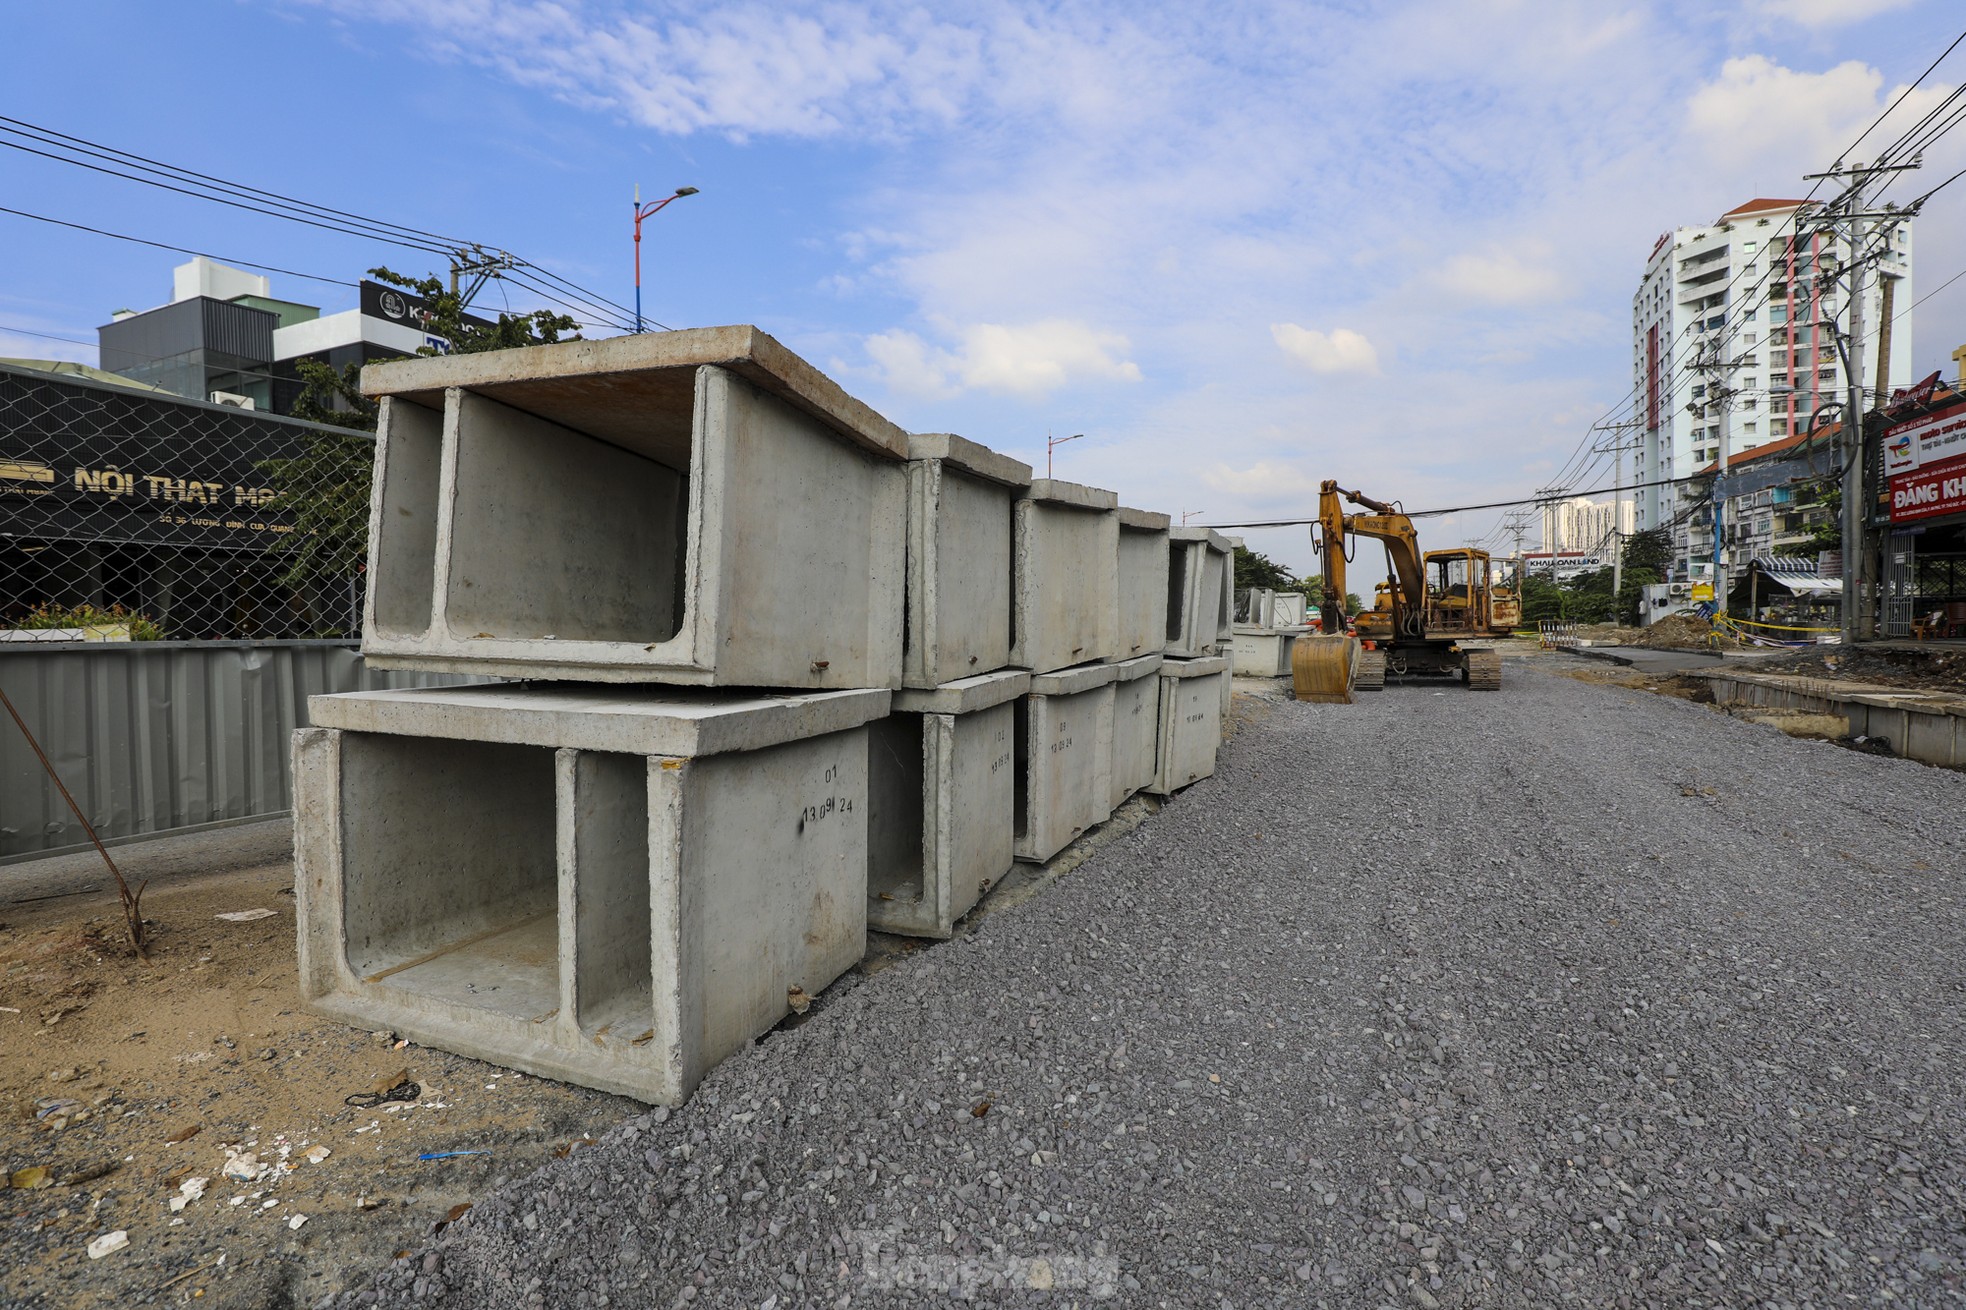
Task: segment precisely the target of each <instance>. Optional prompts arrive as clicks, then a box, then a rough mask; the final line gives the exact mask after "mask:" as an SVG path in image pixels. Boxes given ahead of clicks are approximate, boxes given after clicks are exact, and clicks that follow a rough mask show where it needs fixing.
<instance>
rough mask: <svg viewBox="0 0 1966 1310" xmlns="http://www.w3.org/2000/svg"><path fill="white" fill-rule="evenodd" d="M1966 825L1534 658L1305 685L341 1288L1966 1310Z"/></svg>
mask: <svg viewBox="0 0 1966 1310" xmlns="http://www.w3.org/2000/svg"><path fill="white" fill-rule="evenodd" d="M1400 741H1406V742H1414V741H1423V742H1425V743H1426V749H1425V750H1423V751H1393V750H1387V749H1385V748H1384V746H1385V743H1387V742H1400ZM1333 761H1343V764H1342V765H1341V766H1340V767H1338V768H1336V769H1334V768H1333ZM1879 797H1889V798H1890V804H1888V805H1884V804H1879V803H1878V798H1879ZM1962 806H1966V776H1962V775H1960V774H1955V773H1951V772H1948V771H1945V770H1939V769H1930V768H1925V767H1923V766H1920V765H1916V764H1910V763H1907V762H1904V761H1901V760H1894V759H1888V758H1877V757H1871V756H1866V755H1859V754H1857V753H1855V752H1852V751H1847V750H1842V749H1839V748H1837V747H1835V746H1832V745H1830V744H1828V743H1825V742H1819V741H1810V740H1802V739H1796V738H1791V737H1787V736H1784V735H1783V734H1781V733H1780V732H1777V731H1776V730H1774V729H1773V728H1770V727H1765V726H1760V725H1756V724H1750V723H1745V722H1742V721H1740V720H1738V719H1732V718H1728V717H1726V716H1724V715H1719V714H1715V713H1713V712H1712V711H1711V710H1709V709H1705V708H1702V707H1699V706H1695V705H1690V704H1687V703H1685V702H1683V701H1677V700H1672V699H1668V698H1665V697H1659V696H1650V695H1644V694H1641V693H1637V692H1632V691H1628V690H1624V689H1621V688H1616V687H1606V686H1597V685H1591V684H1587V683H1584V682H1579V681H1576V680H1574V679H1570V678H1564V677H1558V676H1554V675H1552V674H1547V673H1542V672H1538V671H1535V670H1533V669H1525V668H1520V667H1514V668H1512V669H1511V671H1510V675H1509V678H1508V681H1507V682H1505V684H1504V687H1503V689H1502V690H1501V691H1500V692H1498V693H1493V694H1490V693H1478V694H1477V693H1469V692H1464V691H1458V690H1439V691H1433V690H1428V689H1423V688H1398V689H1391V690H1387V691H1385V692H1380V693H1372V694H1370V695H1367V696H1362V697H1361V698H1360V700H1359V703H1357V704H1355V705H1349V706H1346V705H1300V704H1296V703H1294V702H1285V703H1279V704H1278V705H1277V706H1276V707H1275V710H1274V712H1273V713H1270V714H1267V715H1265V716H1262V717H1261V718H1258V719H1256V720H1255V721H1253V722H1251V723H1250V724H1249V725H1247V726H1246V727H1244V729H1243V730H1242V732H1241V733H1240V734H1239V735H1238V736H1237V737H1236V739H1235V741H1234V742H1233V743H1232V744H1231V746H1230V747H1229V748H1227V749H1225V751H1224V753H1223V756H1222V760H1221V768H1220V771H1219V772H1218V774H1217V775H1216V777H1215V778H1213V779H1211V780H1209V781H1207V782H1203V783H1200V784H1198V785H1197V786H1195V787H1194V788H1192V789H1190V790H1189V791H1188V792H1186V793H1184V795H1183V796H1182V798H1181V799H1180V801H1179V802H1178V803H1177V804H1174V805H1171V806H1169V807H1168V808H1167V809H1166V810H1164V811H1162V812H1161V813H1160V814H1158V815H1157V816H1155V817H1153V818H1152V819H1150V820H1148V821H1147V822H1146V823H1144V824H1143V825H1142V826H1141V827H1140V828H1139V829H1137V830H1136V831H1134V832H1133V833H1130V834H1128V835H1127V836H1125V837H1123V838H1121V839H1119V840H1116V841H1114V842H1111V843H1109V844H1108V845H1106V846H1104V847H1102V848H1101V849H1099V850H1098V851H1097V852H1096V853H1095V854H1094V855H1093V856H1092V858H1090V859H1089V860H1088V861H1087V862H1086V863H1085V864H1084V865H1082V866H1080V868H1079V869H1078V870H1077V871H1075V872H1074V873H1073V874H1071V875H1070V876H1069V877H1067V878H1065V879H1064V880H1063V881H1062V882H1060V883H1058V884H1057V885H1056V886H1054V887H1053V888H1051V889H1050V890H1049V891H1047V892H1046V893H1045V894H1044V895H1043V896H1041V897H1038V898H1036V899H1034V900H1032V901H1031V902H1029V903H1027V904H1025V905H1023V906H1021V907H1018V908H1016V909H1014V910H1010V911H1007V912H1005V913H1003V914H1000V915H997V916H994V917H992V918H991V919H989V920H987V921H985V922H984V923H983V924H982V925H981V927H980V928H979V930H978V931H977V932H976V933H975V935H974V936H971V937H969V938H967V939H959V940H957V941H955V942H953V943H950V944H948V945H946V946H941V947H936V948H934V949H930V950H924V951H922V952H920V953H918V954H916V955H913V956H911V957H909V958H907V959H906V960H903V961H902V962H900V963H898V964H896V965H895V966H894V967H892V968H890V969H887V970H886V971H884V972H882V973H879V974H877V975H874V976H872V977H870V978H867V979H866V980H864V981H863V982H862V983H860V984H859V985H858V986H855V987H853V988H851V989H850V990H849V991H847V992H846V993H845V994H843V995H839V996H837V997H836V996H835V995H833V994H832V993H829V994H828V995H827V996H825V997H822V998H821V1003H820V1004H818V1005H815V1007H814V1010H813V1013H812V1015H811V1017H810V1018H809V1020H808V1021H807V1022H805V1023H804V1024H802V1025H801V1026H799V1027H796V1028H793V1029H790V1030H789V1031H783V1032H780V1033H778V1034H776V1035H774V1036H772V1037H771V1038H769V1039H768V1040H766V1041H764V1042H762V1043H760V1044H759V1045H757V1046H755V1047H754V1048H752V1049H751V1050H749V1051H747V1052H746V1053H744V1054H741V1055H739V1056H737V1057H735V1058H733V1059H731V1060H729V1061H727V1062H726V1063H724V1064H723V1065H722V1066H720V1067H719V1068H718V1069H717V1070H715V1071H714V1072H713V1073H712V1074H711V1076H710V1078H709V1079H708V1080H707V1081H706V1082H705V1083H704V1085H703V1087H702V1088H701V1089H700V1091H699V1092H698V1094H697V1095H696V1097H695V1098H694V1099H693V1100H692V1101H690V1102H689V1103H688V1104H687V1105H685V1106H684V1107H682V1108H681V1109H680V1110H678V1111H675V1112H673V1113H670V1112H663V1111H655V1112H650V1113H646V1114H639V1115H636V1116H635V1117H634V1118H633V1119H631V1120H629V1121H628V1122H626V1123H624V1124H621V1125H619V1126H617V1127H616V1128H614V1129H613V1130H612V1131H609V1132H608V1133H606V1134H605V1135H604V1136H603V1139H602V1140H601V1141H600V1143H599V1144H598V1145H596V1146H593V1147H591V1148H589V1149H586V1150H583V1151H581V1152H579V1153H577V1154H574V1155H571V1156H570V1157H569V1158H567V1159H565V1160H558V1161H554V1162H553V1163H551V1164H549V1165H548V1166H547V1167H546V1168H544V1169H543V1170H541V1171H540V1172H538V1173H535V1174H532V1175H530V1176H528V1177H525V1178H522V1179H519V1180H517V1181H515V1182H513V1183H512V1184H510V1185H508V1186H506V1187H504V1188H502V1189H500V1190H498V1191H497V1192H495V1193H494V1194H492V1195H490V1196H488V1197H485V1198H483V1199H482V1200H481V1201H480V1203H479V1204H478V1205H477V1206H476V1207H475V1208H474V1209H472V1210H471V1211H470V1212H469V1213H467V1214H465V1215H464V1216H463V1217H462V1218H461V1219H460V1220H459V1221H458V1222H457V1223H455V1224H453V1225H451V1226H450V1227H449V1228H448V1229H447V1230H446V1231H445V1232H444V1233H443V1234H442V1235H441V1236H440V1237H438V1238H437V1239H436V1240H435V1241H434V1242H432V1243H431V1244H430V1245H428V1246H426V1247H424V1248H422V1249H419V1250H415V1251H411V1252H409V1253H407V1254H406V1255H405V1256H404V1257H403V1258H402V1259H400V1260H398V1261H397V1262H395V1263H394V1264H392V1265H391V1266H389V1267H387V1268H385V1269H383V1270H381V1271H379V1272H378V1273H377V1274H376V1275H375V1276H374V1277H373V1280H372V1281H370V1282H368V1283H367V1284H366V1285H364V1286H362V1287H361V1288H360V1290H359V1292H354V1293H351V1294H348V1295H347V1296H346V1299H345V1300H344V1301H343V1302H342V1304H347V1305H369V1304H383V1305H389V1306H396V1305H411V1304H419V1305H420V1304H428V1303H430V1302H431V1301H433V1300H437V1299H442V1300H443V1303H444V1304H447V1305H452V1304H461V1305H468V1306H472V1307H533V1306H572V1305H600V1304H613V1305H633V1306H654V1307H661V1308H662V1310H669V1308H670V1307H675V1306H682V1305H685V1304H695V1305H709V1306H751V1307H765V1308H767V1310H779V1308H780V1307H784V1308H787V1310H789V1308H790V1307H805V1306H825V1307H844V1306H851V1307H879V1306H936V1307H941V1306H946V1305H949V1304H952V1303H976V1304H985V1305H1007V1306H1058V1307H1063V1306H1067V1305H1071V1304H1078V1305H1081V1306H1089V1305H1093V1304H1099V1303H1102V1302H1105V1301H1108V1300H1110V1302H1111V1303H1112V1304H1116V1305H1127V1306H1173V1307H1190V1306H1197V1307H1198V1306H1207V1307H1220V1306H1225V1305H1233V1306H1235V1307H1238V1308H1239V1310H1247V1308H1249V1307H1306V1306H1328V1307H1352V1306H1398V1307H1414V1306H1417V1307H1429V1308H1430V1307H1460V1306H1524V1307H1545V1306H1549V1307H1555V1306H1568V1305H1579V1306H1584V1305H1588V1306H1617V1305H1628V1306H1635V1307H1636V1306H1709V1307H1717V1306H1742V1305H1845V1304H1848V1305H1881V1304H1887V1303H1888V1304H1896V1305H1934V1306H1935V1305H1941V1304H1953V1303H1954V1302H1955V1300H1956V1298H1957V1296H1958V1292H1959V1289H1960V1287H1961V1286H1962V1285H1966V1229H1962V1227H1961V1226H1960V1224H1959V1222H1958V1216H1959V1214H1961V1213H1962V1210H1963V1209H1966V1081H1962V1080H1961V1079H1960V1078H1958V1077H1957V1076H1956V1071H1957V1070H1958V1069H1959V1068H1960V1067H1961V1065H1962V1063H1966V1011H1962V1007H1961V1006H1960V1005H1959V1004H1958V999H1959V993H1958V973H1957V960H1958V942H1959V941H1960V940H1961V939H1962V937H1966V878H1963V877H1962V874H1961V870H1966V832H1962V831H1961V829H1960V827H1959V825H1958V823H1957V821H1956V820H1957V815H1958V814H1959V813H1960V811H1961V808H1962ZM1829 814H1834V815H1838V816H1841V820H1840V821H1839V823H1836V824H1831V823H1829V822H1828V821H1827V820H1826V819H1824V818H1823V816H1825V815H1829ZM1852 825H1855V826H1854V827H1853V826H1852ZM1334 832H1337V833H1346V834H1353V835H1359V834H1363V836H1362V837H1359V839H1357V840H1353V841H1348V842H1341V843H1333V842H1332V841H1331V839H1330V835H1331V834H1332V833H1334Z"/></svg>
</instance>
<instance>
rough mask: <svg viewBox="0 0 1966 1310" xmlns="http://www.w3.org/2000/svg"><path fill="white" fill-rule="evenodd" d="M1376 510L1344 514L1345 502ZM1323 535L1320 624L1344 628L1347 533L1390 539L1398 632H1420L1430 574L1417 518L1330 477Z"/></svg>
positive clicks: (1322, 500)
mask: <svg viewBox="0 0 1966 1310" xmlns="http://www.w3.org/2000/svg"><path fill="white" fill-rule="evenodd" d="M1347 500H1349V501H1351V502H1352V503H1353V504H1354V505H1359V506H1362V507H1363V508H1365V509H1368V510H1371V511H1372V513H1370V514H1347V513H1345V507H1344V501H1347ZM1318 536H1319V546H1320V548H1321V549H1322V551H1323V559H1324V598H1325V604H1324V605H1323V606H1322V607H1320V610H1319V617H1318V626H1319V629H1320V630H1321V631H1323V632H1325V633H1328V634H1337V633H1341V632H1343V631H1344V630H1345V620H1346V619H1347V618H1348V617H1350V616H1348V615H1346V614H1344V613H1343V609H1344V604H1345V542H1346V540H1347V538H1348V537H1371V538H1373V539H1375V540H1377V541H1381V542H1384V543H1385V547H1386V558H1387V561H1388V562H1389V563H1390V564H1391V565H1392V573H1393V578H1394V580H1395V584H1396V585H1395V586H1394V588H1393V631H1395V632H1398V633H1401V634H1402V635H1405V636H1409V637H1417V636H1419V635H1421V629H1422V622H1423V616H1424V614H1425V606H1426V597H1427V590H1426V585H1427V584H1426V577H1425V575H1424V574H1423V572H1422V571H1421V564H1420V537H1419V534H1418V533H1416V532H1414V530H1413V520H1411V519H1409V518H1407V517H1406V515H1404V514H1402V513H1400V512H1399V511H1398V510H1397V509H1396V508H1394V507H1393V506H1391V505H1388V504H1386V503H1384V502H1383V501H1377V500H1374V499H1372V497H1370V496H1367V495H1364V494H1362V493H1360V492H1357V491H1345V490H1343V489H1342V488H1340V487H1339V485H1338V484H1337V483H1336V482H1334V481H1329V480H1327V481H1326V482H1325V483H1324V485H1323V486H1322V487H1320V488H1319V489H1318Z"/></svg>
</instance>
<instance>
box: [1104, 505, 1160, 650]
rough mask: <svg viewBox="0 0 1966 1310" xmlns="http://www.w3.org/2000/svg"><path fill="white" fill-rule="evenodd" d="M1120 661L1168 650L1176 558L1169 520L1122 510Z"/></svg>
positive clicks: (1144, 513)
mask: <svg viewBox="0 0 1966 1310" xmlns="http://www.w3.org/2000/svg"><path fill="white" fill-rule="evenodd" d="M1119 518H1120V534H1119V649H1118V651H1117V652H1116V653H1115V658H1117V659H1123V660H1126V659H1134V658H1136V657H1138V656H1141V655H1157V654H1160V653H1161V651H1162V648H1163V647H1165V646H1166V645H1167V608H1168V602H1169V590H1170V588H1169V581H1170V579H1171V577H1172V573H1171V562H1172V556H1171V552H1170V550H1169V541H1168V536H1167V532H1168V527H1167V525H1168V517H1167V515H1165V514H1156V513H1153V512H1152V511H1151V510H1144V509H1128V508H1127V507H1125V506H1124V505H1122V506H1121V507H1120V514H1119Z"/></svg>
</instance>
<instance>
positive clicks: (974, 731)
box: [867, 669, 1031, 938]
mask: <svg viewBox="0 0 1966 1310" xmlns="http://www.w3.org/2000/svg"><path fill="white" fill-rule="evenodd" d="M1030 685H1031V675H1030V674H1028V673H1025V672H1024V671H1023V670H1021V669H1009V670H1004V671H1002V672H998V673H988V674H983V675H981V676H979V677H974V678H964V679H961V680H959V681H956V682H953V683H948V684H946V685H944V686H941V687H937V688H935V689H933V690H907V691H900V692H896V693H895V696H894V712H893V713H891V714H889V715H888V717H887V718H885V719H882V720H880V721H879V722H877V723H873V724H870V725H868V753H869V756H870V763H869V766H868V769H869V777H868V787H869V804H868V810H867V827H868V835H867V847H868V855H867V926H868V927H870V928H877V929H879V930H881V931H882V932H892V933H901V934H904V935H907V936H911V937H937V938H946V937H948V936H950V935H951V934H952V933H953V931H954V929H955V924H956V921H957V920H958V919H960V918H962V916H963V915H965V914H967V913H969V911H970V910H971V909H972V908H973V907H974V906H975V905H976V902H977V900H978V899H979V898H980V897H981V896H982V895H983V893H984V892H985V891H987V890H988V889H989V888H990V887H992V886H994V885H995V884H996V883H997V882H998V881H999V880H1001V879H1002V878H1003V876H1004V874H1006V873H1007V872H1009V871H1010V868H1011V865H1012V863H1013V858H1014V857H1013V852H1012V844H1013V841H1014V837H1015V824H1016V807H1017V791H1016V754H1017V752H1016V747H1015V745H1014V743H1013V740H1012V738H1013V736H1014V734H1015V732H1016V730H1017V707H1016V705H1015V703H1014V702H1016V701H1017V700H1018V699H1019V698H1020V697H1022V696H1023V695H1024V694H1025V693H1026V692H1027V691H1028V690H1029V688H1030Z"/></svg>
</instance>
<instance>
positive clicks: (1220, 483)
mask: <svg viewBox="0 0 1966 1310" xmlns="http://www.w3.org/2000/svg"><path fill="white" fill-rule="evenodd" d="M1201 480H1202V482H1203V483H1204V484H1205V485H1206V486H1207V487H1208V489H1209V490H1211V491H1219V492H1221V493H1223V494H1224V495H1227V496H1232V497H1234V498H1235V499H1236V500H1237V501H1239V502H1242V503H1245V504H1256V505H1260V504H1265V503H1275V502H1279V501H1293V502H1295V501H1306V500H1309V499H1314V498H1315V497H1316V496H1317V492H1318V483H1319V479H1317V478H1314V477H1312V476H1311V475H1310V474H1308V473H1306V472H1304V471H1303V470H1302V469H1300V468H1297V467H1295V466H1294V465H1290V464H1284V463H1279V462H1278V461H1276V460H1268V459H1264V460H1258V461H1257V462H1256V463H1254V464H1251V465H1250V466H1249V467H1248V468H1241V469H1239V468H1231V467H1229V466H1228V465H1227V464H1217V465H1215V466H1214V467H1213V468H1210V469H1209V470H1208V471H1207V472H1205V473H1203V474H1202V475H1201Z"/></svg>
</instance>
